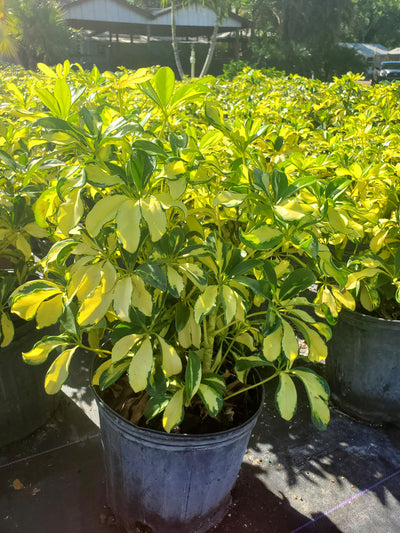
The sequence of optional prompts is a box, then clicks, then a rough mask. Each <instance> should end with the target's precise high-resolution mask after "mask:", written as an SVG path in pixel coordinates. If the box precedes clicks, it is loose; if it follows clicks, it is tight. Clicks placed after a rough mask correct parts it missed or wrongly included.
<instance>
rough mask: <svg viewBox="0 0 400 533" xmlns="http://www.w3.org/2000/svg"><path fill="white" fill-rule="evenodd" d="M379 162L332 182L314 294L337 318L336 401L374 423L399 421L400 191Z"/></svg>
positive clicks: (331, 359) (332, 374)
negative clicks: (366, 172) (371, 171)
mask: <svg viewBox="0 0 400 533" xmlns="http://www.w3.org/2000/svg"><path fill="white" fill-rule="evenodd" d="M382 164H383V165H384V172H381V173H379V174H378V176H376V175H375V176H374V177H373V178H372V177H371V178H370V179H369V180H368V181H367V180H365V182H363V183H361V184H360V182H361V175H362V170H361V166H359V165H358V169H357V174H358V176H357V177H356V176H354V175H353V176H352V177H350V176H349V175H350V171H347V173H348V174H349V175H348V176H342V177H340V178H336V179H335V180H334V181H333V182H332V183H331V184H329V185H328V187H327V189H329V190H330V191H333V192H334V194H335V198H334V201H333V199H332V198H330V199H329V201H330V202H331V203H330V206H329V207H328V209H327V216H326V217H325V219H324V221H323V222H321V223H320V224H319V228H318V237H319V239H320V241H321V244H320V251H319V272H316V277H317V278H318V294H317V296H316V298H315V300H314V301H315V302H316V303H319V304H320V305H321V307H319V308H318V311H317V312H318V313H319V314H320V316H325V317H326V318H327V320H328V321H329V322H330V324H331V325H332V326H333V335H332V339H331V340H330V341H329V343H328V357H327V360H326V377H327V381H328V382H329V385H330V388H331V399H332V402H333V403H334V404H335V405H336V406H337V407H338V408H339V409H341V410H342V411H344V412H346V413H347V414H349V415H352V416H354V417H356V418H357V419H360V420H363V421H366V422H369V423H373V424H383V423H390V422H395V423H399V421H400V415H399V413H400V386H399V383H398V380H397V377H396V376H397V372H398V371H399V370H400V352H399V346H400V323H399V319H400V305H399V303H400V281H399V280H400V276H399V274H400V237H399V235H400V226H399V211H398V207H399V200H400V197H399V188H398V178H397V176H396V174H395V168H393V167H392V166H391V165H388V164H387V163H386V162H385V160H383V163H382ZM353 168H354V167H353ZM368 168H370V167H367V169H368ZM375 172H376V171H375ZM376 174H377V172H376ZM332 185H334V186H332ZM338 191H339V192H338ZM360 191H362V194H360Z"/></svg>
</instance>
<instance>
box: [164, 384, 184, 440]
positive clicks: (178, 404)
mask: <svg viewBox="0 0 400 533" xmlns="http://www.w3.org/2000/svg"><path fill="white" fill-rule="evenodd" d="M183 393H184V389H179V390H178V391H177V392H175V394H174V395H173V396H172V398H171V399H170V401H169V403H168V405H167V407H166V408H165V411H164V414H163V427H164V429H165V431H166V432H167V433H169V432H170V431H171V430H172V429H174V427H175V426H177V425H178V424H179V423H180V422H181V420H182V418H183V415H184V404H183Z"/></svg>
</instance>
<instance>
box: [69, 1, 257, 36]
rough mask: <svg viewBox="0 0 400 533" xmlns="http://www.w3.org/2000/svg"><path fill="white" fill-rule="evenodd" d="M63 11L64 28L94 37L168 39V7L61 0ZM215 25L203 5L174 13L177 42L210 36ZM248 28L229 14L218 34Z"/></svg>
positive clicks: (208, 9)
mask: <svg viewBox="0 0 400 533" xmlns="http://www.w3.org/2000/svg"><path fill="white" fill-rule="evenodd" d="M63 10H64V12H65V17H66V21H67V23H68V24H70V25H71V26H73V27H75V28H84V29H87V30H91V31H93V32H95V33H103V32H105V31H108V32H112V33H118V34H128V35H129V34H130V35H132V34H134V35H149V34H151V35H153V36H170V35H171V8H170V7H167V8H152V9H150V8H149V9H143V8H138V7H135V6H133V5H132V4H130V3H128V2H127V1H126V0H75V1H72V2H65V0H64V3H63ZM215 21H216V13H215V12H214V11H213V10H212V9H210V8H208V7H207V6H204V5H199V4H197V5H189V6H187V7H185V8H182V7H179V8H177V9H176V12H175V23H176V33H177V36H178V37H181V38H188V37H196V36H197V37H198V36H205V35H210V34H211V32H212V30H213V28H214V25H215ZM248 26H249V21H248V20H247V19H245V18H243V17H240V16H238V15H236V14H234V13H229V14H228V16H227V17H225V18H224V19H223V21H222V23H221V24H220V28H219V30H220V32H229V31H234V30H240V29H241V28H245V27H248Z"/></svg>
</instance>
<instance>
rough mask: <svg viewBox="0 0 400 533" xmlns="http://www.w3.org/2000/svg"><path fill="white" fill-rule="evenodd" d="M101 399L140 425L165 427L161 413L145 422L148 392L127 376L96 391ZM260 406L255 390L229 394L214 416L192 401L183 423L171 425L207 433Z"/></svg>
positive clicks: (242, 419)
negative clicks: (139, 390)
mask: <svg viewBox="0 0 400 533" xmlns="http://www.w3.org/2000/svg"><path fill="white" fill-rule="evenodd" d="M97 392H98V394H99V396H100V397H101V398H102V400H103V401H104V402H105V403H106V404H107V405H109V406H110V407H111V409H113V410H114V411H115V412H116V413H117V414H118V415H120V416H122V417H123V418H125V419H126V420H128V421H129V422H132V423H133V424H137V425H138V426H140V427H143V428H149V429H154V430H156V431H164V430H163V427H162V415H158V416H157V417H155V418H153V419H152V420H150V421H149V422H148V423H147V422H146V419H145V417H144V415H143V410H144V407H145V405H146V403H147V400H148V398H149V396H148V395H147V393H146V392H143V393H140V394H136V393H135V392H133V390H132V388H131V387H130V385H129V382H128V377H127V376H126V375H125V376H121V377H120V378H119V379H118V380H117V381H116V382H115V383H113V384H112V385H111V386H110V387H109V388H107V389H106V390H105V391H103V392H100V391H97ZM258 407H259V398H258V395H257V394H255V393H252V394H248V393H245V394H243V395H238V396H235V397H233V398H232V400H231V401H230V402H229V403H226V405H224V408H223V410H222V412H221V413H220V415H218V417H217V418H212V417H210V416H209V415H208V414H207V412H206V411H205V408H204V407H202V406H201V404H200V402H198V403H193V404H192V406H191V407H190V408H187V409H186V414H185V418H184V420H183V422H182V424H181V425H180V426H179V427H177V428H175V429H174V433H181V434H190V435H198V434H206V433H216V432H218V431H225V430H228V429H232V428H234V427H236V426H240V425H241V424H243V423H244V422H246V420H248V419H249V418H251V417H252V416H253V415H254V413H255V412H256V411H257V409H258Z"/></svg>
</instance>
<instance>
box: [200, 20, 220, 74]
mask: <svg viewBox="0 0 400 533" xmlns="http://www.w3.org/2000/svg"><path fill="white" fill-rule="evenodd" d="M220 20H221V9H219V10H218V12H217V18H216V20H215V25H214V29H213V32H212V35H211V38H210V44H209V46H208V52H207V57H206V59H205V61H204V65H203V68H202V70H201V72H200V78H202V77H203V76H205V75H206V74H207V72H208V69H209V68H210V65H211V61H212V58H213V56H214V50H215V46H216V44H217V35H218V30H219V25H220Z"/></svg>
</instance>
